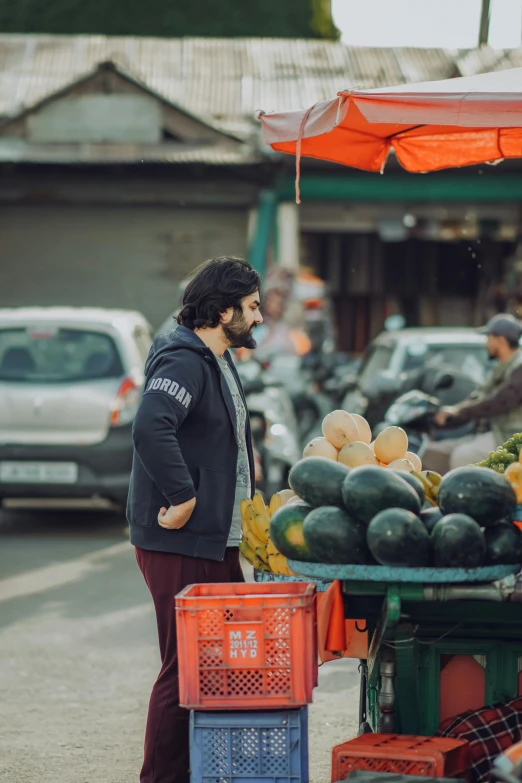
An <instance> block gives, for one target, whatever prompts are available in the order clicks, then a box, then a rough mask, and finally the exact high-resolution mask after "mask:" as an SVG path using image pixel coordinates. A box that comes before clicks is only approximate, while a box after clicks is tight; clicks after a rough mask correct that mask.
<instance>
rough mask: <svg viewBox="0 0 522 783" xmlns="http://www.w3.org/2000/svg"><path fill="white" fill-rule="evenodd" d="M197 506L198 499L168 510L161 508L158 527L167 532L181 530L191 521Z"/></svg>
mask: <svg viewBox="0 0 522 783" xmlns="http://www.w3.org/2000/svg"><path fill="white" fill-rule="evenodd" d="M195 505H196V498H192V499H191V500H187V501H186V503H181V504H180V505H179V506H171V507H170V508H169V509H168V510H167V509H166V508H160V510H159V514H158V525H160V526H161V527H164V528H166V529H167V530H179V529H180V528H182V527H183V526H184V525H186V524H187V522H188V521H189V519H190V517H191V516H192V512H193V511H194V506H195Z"/></svg>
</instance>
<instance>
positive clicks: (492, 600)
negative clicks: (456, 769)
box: [256, 561, 522, 736]
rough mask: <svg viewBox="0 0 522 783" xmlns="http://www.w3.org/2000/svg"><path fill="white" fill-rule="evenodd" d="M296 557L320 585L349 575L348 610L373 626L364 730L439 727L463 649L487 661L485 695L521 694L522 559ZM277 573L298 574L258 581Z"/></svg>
mask: <svg viewBox="0 0 522 783" xmlns="http://www.w3.org/2000/svg"><path fill="white" fill-rule="evenodd" d="M289 565H290V567H291V568H292V570H293V571H294V572H295V573H299V574H302V576H299V577H293V579H307V578H308V579H310V580H312V581H316V580H317V581H318V583H319V585H320V587H319V589H323V590H324V589H325V586H326V585H328V584H329V583H331V580H333V579H340V580H341V582H342V586H343V596H344V609H345V617H346V618H347V619H357V618H361V617H363V618H365V623H366V625H365V626H364V627H363V628H360V630H367V631H368V632H369V640H370V644H369V651H368V657H367V660H365V661H361V668H360V670H361V702H360V725H361V731H368V730H371V731H375V732H379V733H401V734H415V735H423V736H433V734H435V732H436V731H437V728H438V726H439V723H440V720H441V707H442V709H444V707H445V703H444V694H443V693H442V690H441V682H442V683H443V679H444V670H445V666H446V665H447V663H448V661H449V660H451V659H452V658H453V657H454V656H458V657H459V658H460V660H464V659H466V660H467V661H471V664H472V665H473V662H476V664H477V667H480V669H482V670H483V681H484V692H483V703H484V704H492V703H495V702H500V701H506V700H509V699H512V698H514V697H515V696H517V694H519V693H520V690H521V689H520V687H519V679H520V674H519V671H520V669H521V666H520V664H521V663H522V624H521V623H520V618H521V615H522V607H521V606H520V603H517V600H516V599H517V598H518V600H519V601H520V600H522V594H519V593H518V592H517V589H516V587H517V583H516V579H515V572H516V571H518V570H519V569H518V567H516V566H491V567H485V568H479V569H474V570H469V571H467V572H466V571H464V570H461V569H440V568H439V569H429V568H419V569H391V568H385V567H382V566H381V567H379V566H333V565H321V564H312V563H302V562H298V561H289ZM459 571H460V573H459ZM267 578H272V579H277V580H280V579H282V580H287V579H292V577H285V576H276V575H274V574H271V575H269V577H268V576H267V574H263V573H262V572H257V574H256V579H257V580H265V579H267ZM441 678H442V680H441ZM479 680H480V677H479ZM476 682H477V679H476V678H475V680H474V683H475V684H476ZM446 699H447V695H446ZM442 717H444V715H442Z"/></svg>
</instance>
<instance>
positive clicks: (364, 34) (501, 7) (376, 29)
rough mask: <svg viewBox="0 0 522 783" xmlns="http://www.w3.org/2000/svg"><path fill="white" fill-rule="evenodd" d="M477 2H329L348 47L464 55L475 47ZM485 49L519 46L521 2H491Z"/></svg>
mask: <svg viewBox="0 0 522 783" xmlns="http://www.w3.org/2000/svg"><path fill="white" fill-rule="evenodd" d="M480 7H481V2H480V0H332V11H333V16H334V21H335V24H336V25H337V27H338V28H339V29H340V30H341V33H342V40H343V41H344V43H346V44H348V45H350V46H421V47H424V46H426V47H443V48H446V49H467V48H472V47H474V46H476V45H477V40H478V29H479V18H480ZM489 43H490V45H491V46H493V47H495V48H499V49H508V48H512V47H516V46H522V0H491V22H490V27H489Z"/></svg>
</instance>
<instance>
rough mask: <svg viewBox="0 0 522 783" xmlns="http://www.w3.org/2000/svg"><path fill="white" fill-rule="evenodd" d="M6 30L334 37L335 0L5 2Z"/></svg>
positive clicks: (0, 26) (0, 24) (2, 25)
mask: <svg viewBox="0 0 522 783" xmlns="http://www.w3.org/2000/svg"><path fill="white" fill-rule="evenodd" d="M0 31H1V32H3V33H57V34H69V35H74V34H95V35H96V34H98V35H133V36H159V37H174V38H177V37H181V36H207V37H237V36H245V37H251V36H255V37H269V38H270V37H275V38H330V39H336V38H337V37H338V31H337V29H336V27H335V25H334V23H333V20H332V15H331V0H192V2H189V1H188V0H148V2H143V0H16V2H13V0H0Z"/></svg>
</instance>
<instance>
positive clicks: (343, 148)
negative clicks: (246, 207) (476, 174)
mask: <svg viewBox="0 0 522 783" xmlns="http://www.w3.org/2000/svg"><path fill="white" fill-rule="evenodd" d="M260 119H261V123H262V128H263V140H264V142H265V143H266V144H269V145H270V146H271V147H272V148H273V149H274V150H279V151H281V152H288V153H291V154H295V155H296V156H297V158H298V160H297V166H298V174H299V158H300V157H301V156H302V155H304V156H306V157H311V158H319V159H321V160H328V161H332V162H334V163H342V164H344V165H345V166H353V167H354V168H358V169H363V170H365V171H382V170H383V169H384V165H385V163H386V159H387V157H388V154H389V152H390V150H391V149H393V150H394V152H395V155H396V157H397V159H398V160H399V162H400V163H401V165H402V166H403V167H404V168H405V169H406V170H407V171H411V172H417V173H420V172H427V171H437V170H439V169H444V168H452V167H458V166H470V165H473V164H477V163H485V162H493V161H498V160H501V159H503V158H518V157H522V68H513V69H510V70H507V71H498V72H495V73H486V74H479V75H477V76H470V77H461V78H457V79H446V80H444V81H437V82H421V83H419V84H403V85H400V86H398V87H386V88H379V89H375V90H360V91H359V90H346V91H343V92H340V93H338V96H337V98H334V99H333V100H331V101H324V102H322V103H317V104H315V106H312V107H311V108H310V109H307V110H302V111H293V112H279V113H274V114H262V115H261V118H260Z"/></svg>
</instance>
